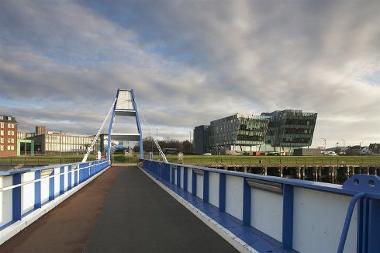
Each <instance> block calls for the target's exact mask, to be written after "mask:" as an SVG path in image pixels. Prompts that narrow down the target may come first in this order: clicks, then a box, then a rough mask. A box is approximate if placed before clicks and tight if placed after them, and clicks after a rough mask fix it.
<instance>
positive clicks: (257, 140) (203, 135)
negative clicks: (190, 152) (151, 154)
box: [194, 110, 317, 154]
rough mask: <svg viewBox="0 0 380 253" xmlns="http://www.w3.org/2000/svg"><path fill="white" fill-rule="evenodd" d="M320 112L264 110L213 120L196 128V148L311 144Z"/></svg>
mask: <svg viewBox="0 0 380 253" xmlns="http://www.w3.org/2000/svg"><path fill="white" fill-rule="evenodd" d="M316 121H317V113H308V112H302V111H301V110H283V111H274V112H271V113H262V114H261V115H260V116H243V115H240V114H235V115H232V116H229V117H225V118H221V119H217V120H214V121H211V122H210V125H209V126H205V125H202V126H198V127H196V128H195V129H194V151H195V152H196V153H198V154H201V153H206V152H209V151H211V150H215V149H216V150H217V151H218V150H219V149H220V148H221V147H222V148H223V149H229V150H233V149H235V150H236V147H238V150H240V151H243V148H242V147H247V148H244V150H251V148H252V147H254V146H259V147H261V145H263V146H264V147H265V149H267V147H268V149H269V150H271V149H272V148H274V150H275V149H276V147H280V148H289V149H290V150H292V149H293V148H298V147H306V146H310V145H311V143H312V140H313V134H314V128H315V124H316Z"/></svg>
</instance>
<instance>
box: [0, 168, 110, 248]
mask: <svg viewBox="0 0 380 253" xmlns="http://www.w3.org/2000/svg"><path fill="white" fill-rule="evenodd" d="M109 168H110V167H108V168H105V169H104V170H102V171H100V172H98V173H97V174H95V175H94V176H92V177H91V178H90V179H88V180H87V181H84V182H83V183H81V184H80V185H78V186H76V187H75V188H72V189H71V190H69V191H67V192H65V193H64V194H63V195H60V196H57V197H55V199H54V200H52V201H50V202H48V203H46V204H45V205H43V206H42V207H41V208H39V209H36V210H35V211H33V212H31V213H30V214H28V215H26V216H24V217H22V219H21V220H20V221H17V222H15V223H13V224H12V225H10V226H8V227H6V228H4V229H3V230H1V231H0V245H1V244H3V243H4V242H6V241H7V240H9V239H10V238H12V237H13V236H15V235H16V234H17V233H19V232H20V231H22V230H23V229H24V228H26V227H27V226H29V225H30V224H32V223H33V222H35V221H36V220H38V219H39V218H40V217H42V216H43V215H45V214H46V213H48V212H49V211H50V210H52V209H53V208H54V207H56V206H58V205H59V204H61V203H62V202H63V201H64V200H66V199H67V198H68V197H70V196H71V195H73V194H74V193H76V192H77V191H79V190H80V189H82V188H83V187H84V186H86V185H87V184H88V183H90V182H91V181H93V180H94V179H95V178H97V177H98V176H100V175H101V174H103V173H104V172H105V171H106V170H108V169H109ZM78 180H79V179H78Z"/></svg>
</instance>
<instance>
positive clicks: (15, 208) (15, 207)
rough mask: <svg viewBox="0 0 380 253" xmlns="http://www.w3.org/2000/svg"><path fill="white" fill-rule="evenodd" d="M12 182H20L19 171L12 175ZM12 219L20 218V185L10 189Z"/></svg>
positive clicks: (16, 183)
mask: <svg viewBox="0 0 380 253" xmlns="http://www.w3.org/2000/svg"><path fill="white" fill-rule="evenodd" d="M12 184H13V185H18V184H21V173H17V174H14V175H13V176H12ZM12 220H13V221H18V220H21V186H18V187H15V188H13V189H12Z"/></svg>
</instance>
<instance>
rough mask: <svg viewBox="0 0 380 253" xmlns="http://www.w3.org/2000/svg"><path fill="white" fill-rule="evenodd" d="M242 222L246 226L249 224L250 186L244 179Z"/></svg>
mask: <svg viewBox="0 0 380 253" xmlns="http://www.w3.org/2000/svg"><path fill="white" fill-rule="evenodd" d="M243 224H244V225H246V226H250V225H251V187H250V186H249V184H248V182H247V180H245V179H244V189H243Z"/></svg>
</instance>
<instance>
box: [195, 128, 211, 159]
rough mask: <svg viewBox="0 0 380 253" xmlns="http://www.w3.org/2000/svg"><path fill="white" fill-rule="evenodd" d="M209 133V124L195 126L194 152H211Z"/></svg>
mask: <svg viewBox="0 0 380 253" xmlns="http://www.w3.org/2000/svg"><path fill="white" fill-rule="evenodd" d="M209 135H210V134H209V126H207V125H201V126H197V127H195V128H194V133H193V136H194V139H193V152H194V153H195V154H204V153H208V152H210V147H209V146H210V145H209Z"/></svg>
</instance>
